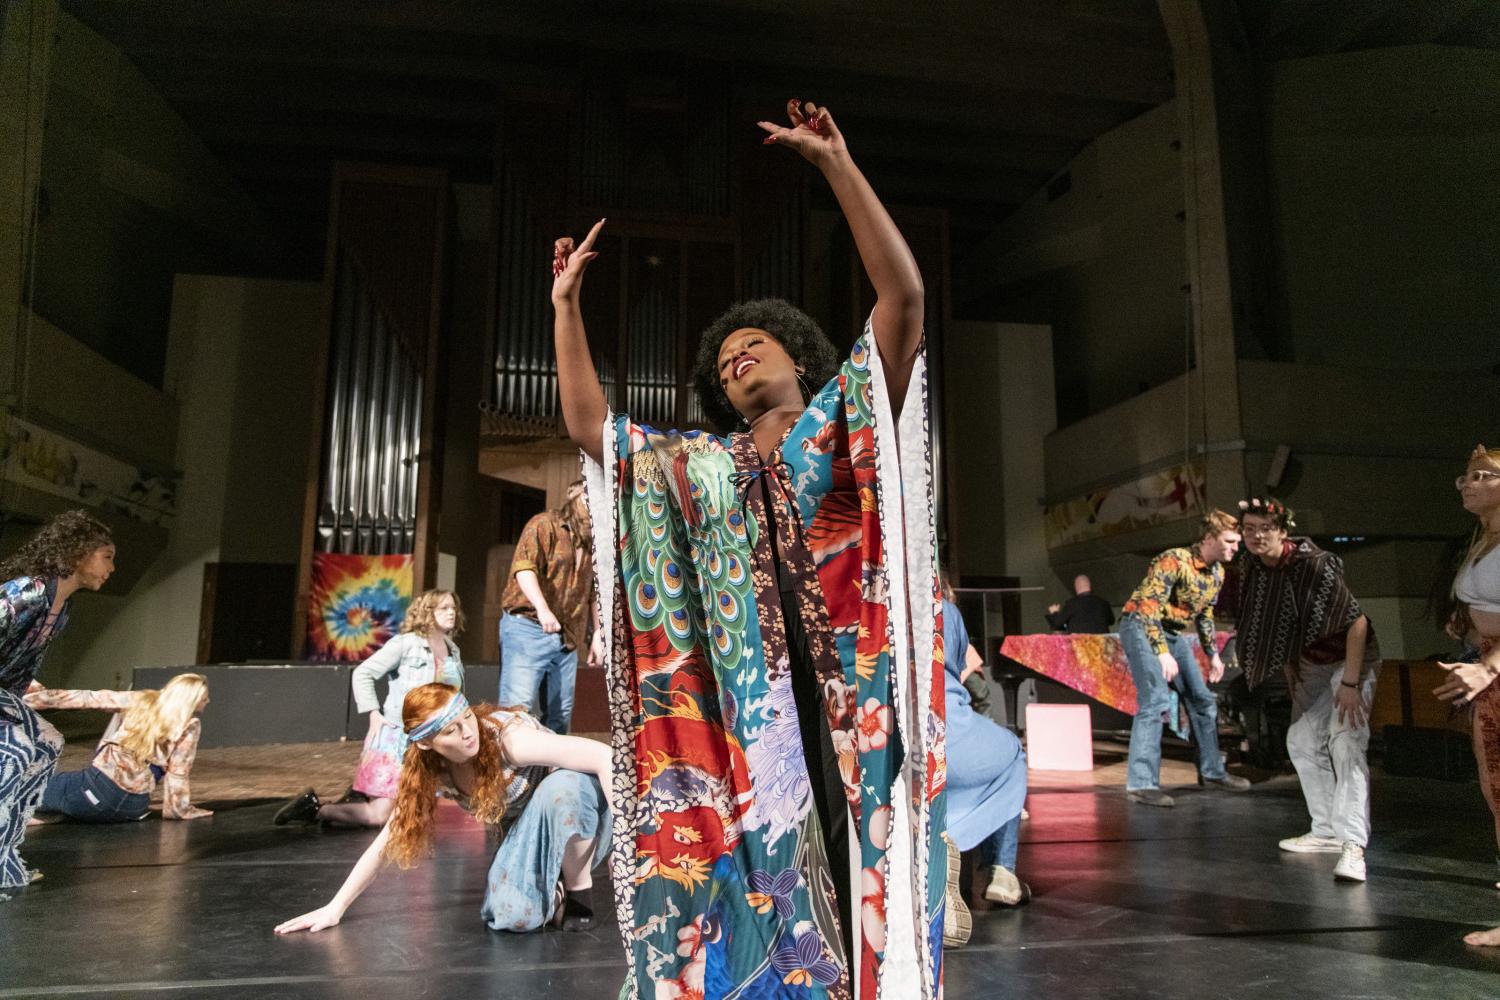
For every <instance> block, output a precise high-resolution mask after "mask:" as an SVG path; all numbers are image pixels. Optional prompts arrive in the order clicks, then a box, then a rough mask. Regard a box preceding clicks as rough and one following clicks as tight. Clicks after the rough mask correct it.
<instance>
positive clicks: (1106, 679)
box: [1000, 629, 1234, 718]
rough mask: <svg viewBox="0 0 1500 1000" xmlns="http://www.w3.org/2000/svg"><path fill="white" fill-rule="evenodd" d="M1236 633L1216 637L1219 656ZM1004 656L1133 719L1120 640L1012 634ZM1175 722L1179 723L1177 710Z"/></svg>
mask: <svg viewBox="0 0 1500 1000" xmlns="http://www.w3.org/2000/svg"><path fill="white" fill-rule="evenodd" d="M1233 634H1234V633H1233V632H1230V631H1228V630H1225V629H1220V630H1219V631H1218V633H1217V635H1216V637H1215V638H1216V641H1217V642H1218V646H1219V651H1220V652H1223V650H1224V646H1225V644H1226V643H1228V642H1229V638H1230V636H1232V635H1233ZM1187 638H1188V642H1189V643H1190V644H1191V645H1192V647H1193V656H1195V657H1196V658H1197V660H1198V667H1199V669H1201V670H1202V671H1203V676H1204V677H1205V678H1206V677H1207V676H1208V657H1207V656H1205V655H1203V647H1202V646H1200V645H1199V643H1198V637H1197V635H1189V636H1188V637H1187ZM1000 654H1001V655H1002V656H1008V657H1010V658H1011V659H1012V660H1015V661H1016V662H1017V663H1020V664H1022V665H1024V666H1026V667H1029V668H1031V669H1032V670H1035V671H1036V672H1037V673H1039V674H1041V675H1042V676H1044V677H1048V678H1050V679H1052V680H1054V681H1057V682H1058V683H1059V684H1063V685H1066V686H1067V687H1070V688H1072V689H1073V690H1074V691H1077V692H1078V693H1079V694H1086V695H1088V696H1089V697H1090V698H1092V699H1094V700H1095V701H1102V702H1103V703H1104V704H1106V705H1108V706H1109V707H1110V708H1113V709H1115V710H1116V711H1120V712H1124V713H1125V714H1126V715H1134V714H1135V707H1136V706H1135V681H1133V680H1132V679H1131V677H1130V664H1129V663H1128V662H1127V661H1126V659H1125V647H1124V646H1122V645H1120V637H1119V636H1118V635H1067V634H1064V633H1052V634H1042V635H1008V636H1006V637H1005V642H1004V643H1003V644H1002V645H1001V646H1000ZM1174 694H1175V692H1174ZM1172 717H1173V718H1176V712H1175V711H1174V712H1173V713H1172Z"/></svg>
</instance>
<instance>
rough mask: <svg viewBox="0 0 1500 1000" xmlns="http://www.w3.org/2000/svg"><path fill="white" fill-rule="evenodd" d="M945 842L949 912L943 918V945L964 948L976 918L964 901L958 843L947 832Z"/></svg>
mask: <svg viewBox="0 0 1500 1000" xmlns="http://www.w3.org/2000/svg"><path fill="white" fill-rule="evenodd" d="M943 843H944V844H945V845H947V848H948V852H947V853H948V887H947V892H946V896H947V901H948V912H947V916H946V917H945V918H944V919H943V945H944V947H947V948H962V947H963V946H964V945H966V944H968V943H969V935H970V934H972V933H973V930H974V918H973V917H972V916H971V915H970V914H969V906H968V904H967V903H965V902H964V896H963V892H962V890H961V889H960V876H959V873H960V872H961V871H962V861H963V858H962V855H960V854H959V851H958V845H956V844H954V843H953V841H951V840H949V839H948V835H947V834H946V833H944V834H943Z"/></svg>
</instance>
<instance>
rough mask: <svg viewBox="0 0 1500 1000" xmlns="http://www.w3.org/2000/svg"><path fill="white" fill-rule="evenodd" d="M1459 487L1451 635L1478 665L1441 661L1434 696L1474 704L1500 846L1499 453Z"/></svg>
mask: <svg viewBox="0 0 1500 1000" xmlns="http://www.w3.org/2000/svg"><path fill="white" fill-rule="evenodd" d="M1455 485H1456V486H1457V487H1458V490H1459V493H1460V495H1461V496H1462V497H1463V505H1464V509H1465V510H1467V511H1468V512H1469V513H1470V514H1473V515H1474V517H1475V518H1476V519H1477V520H1478V523H1477V524H1476V525H1475V526H1474V535H1473V539H1472V541H1471V542H1470V543H1469V551H1468V553H1467V554H1466V555H1465V556H1464V560H1463V563H1462V564H1461V565H1460V566H1459V570H1458V576H1457V578H1456V579H1455V580H1454V581H1453V596H1454V599H1455V600H1456V602H1457V611H1456V613H1455V615H1454V618H1453V620H1452V621H1450V623H1449V631H1450V633H1454V634H1457V635H1460V636H1464V637H1468V638H1470V639H1473V640H1475V641H1477V644H1478V646H1479V662H1478V663H1440V664H1438V666H1440V667H1442V668H1443V669H1444V670H1446V671H1448V679H1447V681H1445V682H1444V683H1443V685H1442V686H1441V687H1439V688H1437V689H1436V690H1435V691H1434V692H1433V693H1434V694H1436V695H1437V696H1438V697H1439V698H1442V699H1443V700H1444V701H1449V702H1453V703H1454V704H1458V705H1464V704H1468V705H1472V706H1473V709H1474V757H1475V758H1476V759H1477V760H1478V762H1479V787H1480V788H1481V789H1482V790H1483V792H1484V800H1485V801H1486V802H1487V803H1489V807H1490V812H1491V813H1492V814H1493V815H1494V816H1495V840H1496V844H1497V845H1500V684H1497V683H1495V679H1496V678H1497V677H1500V452H1493V451H1488V450H1486V448H1485V447H1484V445H1480V446H1479V447H1477V448H1475V449H1474V453H1473V454H1472V455H1470V456H1469V467H1468V468H1467V469H1466V470H1465V471H1464V474H1463V475H1462V476H1459V477H1458V479H1457V481H1456V482H1455ZM1464 941H1465V942H1466V943H1468V944H1472V945H1479V946H1483V947H1491V948H1493V947H1496V946H1500V927H1494V928H1491V929H1490V930H1487V931H1475V932H1474V933H1472V934H1469V935H1467V936H1466V937H1465V938H1464Z"/></svg>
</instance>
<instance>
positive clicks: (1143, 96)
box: [64, 0, 1500, 273]
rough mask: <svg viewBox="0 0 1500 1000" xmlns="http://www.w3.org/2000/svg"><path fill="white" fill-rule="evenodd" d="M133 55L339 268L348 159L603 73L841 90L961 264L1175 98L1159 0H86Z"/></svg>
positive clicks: (1411, 6)
mask: <svg viewBox="0 0 1500 1000" xmlns="http://www.w3.org/2000/svg"><path fill="white" fill-rule="evenodd" d="M64 7H65V8H66V9H67V10H68V12H69V13H71V14H73V15H74V16H76V17H78V18H79V19H80V20H82V21H83V22H84V23H86V24H88V25H89V26H90V27H92V28H93V29H94V30H96V31H98V32H99V33H100V34H102V35H104V36H105V37H106V38H107V39H109V40H110V41H112V42H114V43H115V44H116V45H118V46H120V47H121V48H122V49H123V50H124V51H125V53H126V54H127V55H128V56H129V57H130V58H131V59H132V61H134V62H135V64H136V65H137V66H138V67H139V68H140V69H141V70H142V71H143V72H144V73H145V75H146V76H147V78H149V79H150V80H151V81H152V82H153V83H154V84H155V85H156V87H157V88H158V89H159V90H160V91H161V93H162V95H163V96H164V97H165V98H166V100H167V101H168V102H169V103H170V104H171V105H172V106H173V107H174V108H176V109H177V111H178V112H179V113H180V114H181V115H182V116H183V118H184V119H185V120H186V121H187V122H188V124H189V126H190V127H191V128H192V129H193V130H194V132H195V133H196V134H197V135H198V136H199V137H200V138H201V139H202V140H203V141H204V143H205V144H207V146H208V147H209V148H210V149H211V150H212V151H213V152H214V153H215V154H217V155H218V156H219V157H220V158H221V159H222V161H223V162H224V164H225V165H226V166H227V167H228V168H229V170H230V171H231V172H232V173H233V174H234V175H235V176H236V177H238V178H239V179H240V181H241V182H242V183H243V185H244V187H245V189H246V190H247V191H248V192H249V193H250V195H251V196H252V197H253V198H254V199H255V200H256V201H257V202H258V203H259V204H260V205H261V206H262V207H263V208H264V209H265V211H266V213H267V215H268V216H269V218H270V219H271V221H272V222H273V223H274V224H275V225H276V226H277V227H278V228H280V229H281V230H282V231H283V232H284V233H285V234H286V235H287V238H288V245H289V247H290V248H291V254H290V255H289V257H288V260H291V261H295V262H297V263H296V264H295V265H293V267H294V269H301V270H305V271H311V272H312V273H316V271H317V269H319V268H320V267H321V247H322V239H323V229H324V222H325V218H326V212H327V200H328V177H329V167H330V164H331V163H332V162H333V161H334V160H337V159H353V160H373V161H384V162H395V163H409V164H416V165H425V166H442V167H446V168H447V169H448V170H449V171H450V172H451V174H452V175H453V177H454V178H455V179H456V180H460V181H463V180H468V181H476V182H484V183H487V182H489V181H490V180H491V179H492V175H493V162H494V161H493V157H494V147H495V133H496V123H497V120H498V118H499V115H500V114H501V113H502V110H501V109H502V108H503V107H504V106H505V105H506V104H507V102H510V103H514V102H531V103H543V104H545V103H547V102H552V103H555V104H557V105H558V106H559V107H565V106H566V105H567V103H568V95H569V93H570V91H571V90H572V89H573V88H575V87H577V86H578V85H579V81H580V79H581V78H582V76H583V75H584V74H585V72H586V71H587V69H588V68H589V67H597V66H599V65H601V64H611V65H613V66H614V67H615V68H616V70H617V71H619V70H624V71H625V72H628V73H629V75H630V78H631V86H632V87H636V88H640V89H641V90H643V91H644V92H646V93H650V92H651V90H652V88H653V86H658V85H659V86H660V87H662V88H663V90H664V91H669V90H670V87H671V86H672V85H673V82H674V80H675V81H678V82H679V85H680V80H681V79H683V78H684V77H682V76H674V74H678V73H679V72H680V70H681V67H682V66H683V65H684V64H685V63H687V62H695V63H697V64H699V65H702V64H705V63H706V64H709V65H712V66H715V67H719V68H721V69H722V71H723V72H724V74H725V75H726V76H727V77H728V85H729V87H730V91H731V100H732V101H733V103H734V105H735V107H736V109H739V110H743V111H745V113H747V114H749V113H751V109H764V110H763V111H755V112H754V113H756V114H765V115H771V114H772V113H773V112H774V111H775V110H776V109H778V108H779V107H780V105H781V103H782V102H783V101H784V100H785V98H787V97H788V96H794V95H795V96H801V97H806V98H811V99H814V100H818V101H820V102H823V103H826V104H828V105H830V106H831V107H832V108H833V109H834V111H835V114H836V115H837V116H838V118H839V121H840V124H841V125H842V126H843V127H844V129H845V132H846V134H847V135H848V136H849V138H850V143H851V147H852V148H853V149H854V151H855V153H856V155H857V157H858V159H859V161H860V162H861V164H862V165H863V166H864V167H865V169H866V172H867V173H868V174H869V175H870V176H871V179H872V181H873V182H874V183H875V184H876V187H877V189H878V190H880V191H881V192H882V194H883V195H884V196H885V197H886V199H887V200H889V201H891V202H900V203H905V204H911V205H931V206H940V207H945V208H947V209H949V210H950V216H951V220H952V223H951V224H952V233H953V249H954V252H955V255H962V253H963V250H964V249H965V248H966V247H967V246H969V245H971V244H972V243H973V242H975V241H977V240H978V239H979V238H981V237H982V236H984V235H985V234H986V233H988V232H989V231H990V230H991V229H993V227H994V226H995V224H996V223H997V222H999V221H1000V220H1001V219H1003V218H1005V216H1006V215H1007V214H1008V213H1010V212H1011V211H1012V210H1013V209H1014V208H1015V207H1016V206H1017V205H1019V204H1020V203H1021V202H1022V201H1024V200H1025V199H1026V198H1027V197H1028V196H1029V195H1030V194H1032V193H1033V192H1035V191H1036V190H1037V189H1038V188H1040V187H1041V186H1042V185H1043V184H1044V183H1045V182H1046V181H1047V180H1048V179H1049V178H1050V177H1051V176H1052V175H1054V174H1055V173H1056V172H1057V171H1058V170H1059V169H1060V168H1061V167H1063V166H1064V165H1065V164H1066V163H1067V162H1068V161H1069V159H1070V158H1071V157H1072V156H1073V155H1074V154H1075V153H1077V152H1078V151H1079V150H1080V149H1081V148H1082V147H1083V146H1084V145H1086V144H1087V143H1088V142H1089V141H1090V140H1092V139H1093V138H1095V137H1096V136H1098V135H1100V134H1101V133H1103V132H1106V131H1108V130H1109V129H1112V128H1114V127H1115V126H1117V125H1120V124H1121V123H1123V122H1125V121H1128V120H1130V119H1131V118H1133V117H1135V116H1137V115H1139V114H1140V113H1141V112H1143V111H1145V110H1147V109H1148V108H1151V107H1153V106H1155V105H1158V104H1160V103H1162V102H1163V101H1166V100H1168V99H1170V98H1171V96H1172V94H1173V83H1172V73H1171V68H1172V59H1171V50H1170V46H1169V44H1168V41H1167V37H1166V33H1165V30H1164V28H1163V25H1162V21H1161V17H1160V15H1159V13H1158V7H1157V0H936V2H932V0H929V2H920V3H912V2H910V0H822V2H819V3H807V2H806V0H655V2H648V3H628V2H623V0H622V2H586V0H549V2H546V3H540V2H536V0H510V2H497V0H375V2H360V3H350V2H347V0H153V2H151V3H149V4H147V3H141V2H139V0H64ZM1238 9H1239V13H1240V17H1241V21H1242V24H1243V26H1244V30H1245V38H1246V41H1247V42H1248V44H1249V47H1250V48H1251V50H1252V51H1253V52H1254V53H1255V56H1256V58H1257V59H1259V60H1261V61H1272V60H1279V59H1289V58H1296V57H1299V56H1307V55H1317V54H1324V53H1329V52H1338V51H1349V50H1354V49H1360V48H1372V47H1381V46H1388V45H1398V44H1413V43H1420V42H1433V43H1439V44H1449V45H1472V46H1481V47H1500V3H1497V2H1495V0H1421V2H1413V0H1241V2H1240V3H1239V4H1238Z"/></svg>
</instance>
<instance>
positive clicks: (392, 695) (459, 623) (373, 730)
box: [273, 590, 464, 827]
mask: <svg viewBox="0 0 1500 1000" xmlns="http://www.w3.org/2000/svg"><path fill="white" fill-rule="evenodd" d="M463 629H464V611H463V608H462V606H460V605H459V603H458V595H457V594H455V593H453V591H451V590H429V591H426V592H424V593H422V594H421V595H419V596H418V597H417V598H416V599H415V600H413V601H412V602H411V605H410V606H409V607H408V608H407V609H406V617H405V618H403V619H402V620H401V631H400V632H399V633H398V634H396V635H395V636H393V637H392V638H391V640H390V641H389V642H387V643H386V644H385V645H384V646H381V647H380V649H379V650H378V651H377V652H376V653H375V655H374V656H371V657H370V658H369V659H367V660H365V661H364V662H363V663H361V664H360V665H359V666H357V667H355V668H354V673H353V675H352V677H351V679H350V685H351V686H352V687H353V688H354V707H355V710H356V711H358V712H359V713H361V714H363V715H368V716H369V717H370V729H369V732H368V733H366V734H365V746H364V751H363V752H362V753H361V754H360V758H359V766H358V767H357V768H356V769H355V772H354V783H353V785H352V786H351V787H350V794H349V795H348V796H346V799H347V800H348V801H341V802H329V803H326V804H325V803H323V802H322V801H321V800H319V798H318V793H317V792H315V791H313V790H312V789H311V788H309V789H307V790H306V791H305V792H303V793H302V794H301V795H299V796H297V797H296V798H294V799H292V800H291V801H290V802H288V803H287V804H286V805H284V806H282V807H281V809H280V811H278V812H277V813H276V816H275V819H274V820H273V822H275V824H276V825H277V826H282V825H284V824H286V823H292V822H303V823H310V822H314V821H320V822H325V823H336V824H338V825H340V826H357V827H377V826H384V825H385V821H386V820H388V819H390V818H391V804H392V800H393V799H395V797H396V786H397V784H398V782H399V780H400V777H401V759H402V755H404V754H405V753H406V736H405V734H403V733H402V731H401V725H400V723H399V722H396V721H395V720H397V719H399V718H401V704H402V701H403V700H404V699H405V698H406V693H407V692H408V691H411V690H412V689H414V688H416V687H419V686H421V685H423V684H431V683H433V682H434V681H441V682H443V683H446V684H452V685H453V686H454V687H456V688H459V689H460V690H462V689H463V686H464V665H463V661H462V660H461V659H460V658H459V655H458V644H457V643H455V642H454V641H453V640H454V639H455V638H457V637H458V635H459V634H461V633H462V632H463ZM381 678H385V679H386V682H387V685H386V694H385V706H384V710H382V708H381V703H380V698H379V695H378V693H377V692H376V690H375V682H376V681H378V680H380V679H381Z"/></svg>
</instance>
